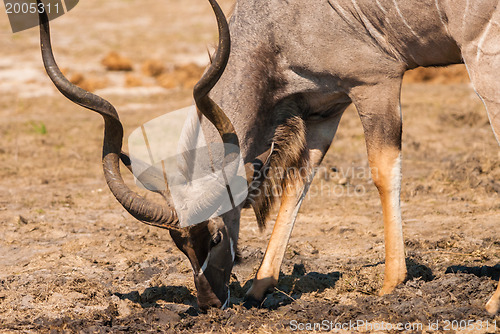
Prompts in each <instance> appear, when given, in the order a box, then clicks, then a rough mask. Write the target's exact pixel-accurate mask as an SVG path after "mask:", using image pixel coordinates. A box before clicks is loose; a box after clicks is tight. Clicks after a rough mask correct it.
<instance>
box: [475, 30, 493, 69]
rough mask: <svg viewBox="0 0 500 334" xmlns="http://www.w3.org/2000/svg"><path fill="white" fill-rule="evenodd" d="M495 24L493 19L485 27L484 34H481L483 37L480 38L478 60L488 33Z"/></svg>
mask: <svg viewBox="0 0 500 334" xmlns="http://www.w3.org/2000/svg"><path fill="white" fill-rule="evenodd" d="M492 25H493V21H492V20H490V21H489V22H488V25H487V26H486V29H484V32H483V35H482V36H481V39H480V40H479V43H478V44H477V54H476V61H479V58H481V53H482V52H483V50H482V48H483V44H484V42H485V41H486V37H488V34H489V32H490V29H491V26H492Z"/></svg>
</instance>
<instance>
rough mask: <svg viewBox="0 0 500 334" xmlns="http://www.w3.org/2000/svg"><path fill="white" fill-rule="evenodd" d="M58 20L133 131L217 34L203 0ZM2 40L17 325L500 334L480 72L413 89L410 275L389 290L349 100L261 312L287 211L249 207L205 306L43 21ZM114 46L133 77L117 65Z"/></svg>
mask: <svg viewBox="0 0 500 334" xmlns="http://www.w3.org/2000/svg"><path fill="white" fill-rule="evenodd" d="M222 3H223V7H224V9H225V10H226V11H228V10H229V9H230V7H231V3H230V1H223V2H222ZM52 29H53V42H54V47H55V52H56V55H57V59H58V61H59V63H60V65H61V67H63V68H64V69H65V73H66V74H67V75H68V76H69V77H70V78H71V79H72V80H73V81H75V82H78V83H79V84H81V85H86V86H85V87H87V88H88V89H92V90H95V91H96V92H97V93H98V94H100V95H102V96H104V97H105V98H107V99H109V100H110V101H111V102H112V103H113V104H114V105H115V106H116V107H117V109H118V111H119V113H120V115H121V118H122V121H123V123H124V125H125V130H126V135H128V134H130V133H131V131H133V130H134V129H136V128H137V127H138V126H140V125H141V124H142V123H144V122H146V121H148V120H151V119H153V118H155V117H157V116H160V115H163V114H164V113H166V112H167V111H171V110H175V109H179V108H181V107H184V106H187V105H190V104H191V97H190V96H191V91H190V89H191V88H190V87H191V86H192V83H193V80H196V77H197V75H199V72H200V68H202V67H203V66H204V65H206V63H207V62H208V57H207V52H206V47H207V45H208V46H209V47H210V46H211V45H213V44H214V42H215V41H216V36H217V32H216V29H215V22H214V19H213V18H212V15H211V13H210V8H209V6H208V4H207V3H205V1H202V0H192V1H182V2H181V1H176V0H165V1H161V2H160V1H152V0H141V1H139V0H129V1H117V0H113V1H97V0H86V1H82V2H81V3H80V4H79V5H78V6H77V7H76V8H75V9H74V10H73V11H71V12H70V13H69V14H67V15H65V16H63V17H61V18H59V19H57V20H56V21H54V22H53V25H52ZM0 50H2V57H1V59H0V138H1V144H0V180H1V183H0V223H1V229H0V332H2V333H3V332H5V333H10V332H31V333H35V332H48V331H50V330H54V331H55V332H57V331H67V332H79V331H80V332H83V333H87V332H88V333H94V332H99V333H100V332H102V333H104V332H137V331H140V332H164V331H176V332H177V331H178V332H226V333H231V332H257V333H273V332H281V331H289V330H292V329H294V328H295V327H294V324H298V323H314V322H321V321H323V320H327V321H332V322H333V323H334V324H335V323H336V324H339V323H340V324H342V323H348V322H349V321H354V322H356V321H367V322H371V324H372V325H375V326H376V325H377V324H379V325H380V324H381V323H382V322H384V323H392V324H397V323H403V324H406V323H410V324H422V326H423V327H422V330H420V329H419V328H418V327H416V328H414V329H415V330H407V331H406V332H407V333H412V332H419V331H420V332H422V331H423V332H431V333H437V332H438V331H435V330H434V329H435V328H434V327H432V328H429V322H430V323H431V324H435V323H436V322H439V326H440V327H439V331H444V330H445V329H446V328H444V327H443V325H446V324H447V323H446V321H453V320H472V321H479V322H478V323H476V322H475V323H474V324H475V325H476V327H475V328H476V329H477V328H478V327H479V324H481V323H482V324H483V329H481V330H474V331H469V332H474V333H478V332H479V333H480V332H488V333H493V332H495V327H494V326H493V324H494V322H495V321H496V322H497V327H496V328H497V329H496V330H497V331H498V326H500V317H499V316H498V315H497V316H496V317H491V316H488V315H487V314H486V312H485V311H484V310H483V305H484V303H485V302H486V301H487V299H488V298H489V296H490V295H491V294H492V293H493V291H494V289H495V287H496V282H495V280H496V281H498V278H499V276H500V266H499V265H498V263H499V262H498V261H499V259H500V239H499V236H500V224H499V223H500V150H499V147H498V144H497V142H496V141H495V138H494V136H493V133H492V131H491V129H490V126H489V123H488V119H487V116H486V113H485V110H484V107H483V106H482V104H481V102H480V100H479V99H478V98H477V96H476V95H475V93H474V91H473V89H472V87H471V86H470V84H469V83H467V80H466V79H465V80H464V79H463V78H464V69H463V68H455V69H452V70H451V72H447V73H445V74H443V72H442V71H437V72H432V73H431V74H428V73H423V74H422V73H417V74H412V75H411V76H412V78H409V79H408V80H407V81H406V84H405V85H404V88H403V98H402V105H403V114H404V121H405V125H404V136H403V137H404V144H403V152H404V160H403V173H404V177H403V190H402V201H403V217H404V234H405V238H406V252H407V265H408V270H409V278H408V281H407V282H406V283H405V284H403V285H402V286H400V287H399V288H397V289H396V291H395V292H394V293H393V294H391V295H388V296H384V297H378V296H377V295H376V293H377V291H378V289H379V288H380V287H381V285H382V279H383V271H384V246H383V226H382V216H381V207H380V205H379V199H378V194H377V191H376V189H375V188H374V186H373V183H372V182H371V181H370V179H369V177H368V173H367V158H366V153H365V147H364V137H363V133H362V129H361V125H360V122H359V119H358V117H357V115H356V112H355V110H354V109H353V108H350V109H349V110H348V111H347V112H346V114H345V116H344V118H343V120H342V122H341V125H340V128H339V131H338V135H337V137H336V139H335V141H334V144H333V146H332V148H331V150H330V152H329V153H328V155H327V158H326V160H325V162H324V164H323V166H324V169H323V170H322V172H321V173H320V174H319V175H318V177H317V179H316V181H315V183H314V185H313V187H312V189H311V192H310V195H309V196H308V198H307V199H306V201H305V203H304V205H303V207H302V209H301V211H300V214H299V216H298V219H297V224H296V227H295V230H294V231H293V235H292V237H291V240H290V243H289V246H288V249H287V253H286V258H285V260H284V263H283V266H282V277H281V279H280V282H279V284H278V287H277V288H276V290H275V291H274V292H273V293H272V294H271V295H269V296H268V297H267V299H266V300H265V301H264V303H263V305H262V306H263V307H262V308H261V309H251V310H246V309H244V308H243V307H242V306H241V302H242V299H243V296H244V293H245V291H246V290H247V289H248V288H249V286H250V284H251V280H252V277H253V274H254V272H255V271H256V269H257V268H258V265H259V263H260V260H261V258H262V255H263V252H264V251H265V247H266V243H267V240H268V238H269V235H270V232H271V231H272V223H271V224H270V226H268V227H267V229H266V231H265V232H264V233H263V234H262V233H260V232H259V230H258V227H257V224H256V222H255V219H254V216H253V212H252V211H251V210H245V211H244V212H243V221H242V227H241V233H240V236H241V237H240V242H239V244H240V249H241V254H242V261H241V263H240V264H239V265H237V266H236V267H235V268H234V270H233V272H234V275H233V279H232V282H231V296H232V297H231V303H232V306H231V307H230V308H229V309H227V310H224V311H220V310H213V311H210V312H209V313H208V314H200V313H198V311H197V309H196V298H195V289H194V283H193V280H192V274H191V268H190V265H189V263H188V261H187V259H186V258H185V257H184V255H183V254H181V253H180V252H179V251H178V250H177V249H176V248H175V245H174V244H173V242H172V241H171V239H170V237H169V235H168V233H167V232H166V231H164V230H159V229H156V228H153V227H148V226H145V225H142V224H140V223H137V222H136V221H135V220H134V219H132V218H131V217H130V216H129V215H128V214H127V213H126V212H125V211H124V209H122V208H121V207H120V206H119V204H118V203H117V202H116V201H115V199H114V198H113V197H112V195H111V194H110V192H109V191H108V189H107V187H106V184H105V182H104V178H103V176H102V171H101V164H100V156H101V148H100V147H101V146H100V145H101V140H102V130H103V124H102V121H101V118H100V117H99V116H98V115H95V114H93V113H91V112H88V111H85V110H82V109H81V108H79V107H77V106H75V105H73V104H71V103H70V102H68V101H66V100H65V99H64V98H63V97H62V96H60V95H59V94H58V93H57V92H56V90H55V89H54V88H53V87H52V85H51V83H50V82H49V80H48V78H47V77H46V75H45V74H44V71H43V68H42V66H41V59H40V55H39V50H38V33H37V31H36V29H32V30H29V31H25V32H21V33H18V34H16V35H12V34H11V33H10V28H9V26H8V21H7V17H6V15H5V12H4V11H2V10H0ZM111 52H116V53H118V56H119V57H118V58H120V57H122V59H118V60H116V57H115V56H116V54H115V55H110V53H111ZM110 57H111V58H113V57H115V58H114V61H118V62H120V61H124V62H125V65H123V63H121V65H120V66H118V67H121V68H118V69H122V70H123V69H129V71H112V69H116V68H112V67H113V66H111V67H110V65H109V58H110ZM105 58H108V62H104V63H102V60H103V59H105ZM111 61H113V59H111ZM127 64H128V66H127ZM145 64H146V65H145ZM122 65H123V66H122ZM449 71H450V70H449ZM443 77H444V78H446V79H443ZM193 78H194V79H193ZM429 78H430V79H429ZM457 78H458V79H457ZM422 80H423V81H424V82H422ZM335 170H336V171H337V172H335ZM342 179H344V180H342ZM127 182H129V183H132V182H133V180H132V178H131V177H127ZM454 324H455V325H456V324H457V323H454ZM487 324H488V328H486V325H487ZM376 329H377V327H375V328H374V329H373V330H370V328H369V327H368V328H367V327H366V326H365V327H363V326H361V327H359V328H358V330H360V331H365V332H376ZM448 329H451V331H446V332H447V333H450V332H453V329H456V326H455V327H452V323H450V324H449V327H448ZM351 331H354V330H353V329H352V328H351V330H348V332H351ZM382 332H386V331H385V330H384V331H382ZM392 332H394V333H400V332H403V331H399V330H393V331H392Z"/></svg>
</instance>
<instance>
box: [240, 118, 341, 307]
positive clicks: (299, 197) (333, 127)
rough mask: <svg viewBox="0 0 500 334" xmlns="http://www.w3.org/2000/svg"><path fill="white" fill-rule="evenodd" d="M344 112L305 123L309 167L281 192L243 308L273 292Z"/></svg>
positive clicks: (254, 303) (257, 304) (259, 301)
mask: <svg viewBox="0 0 500 334" xmlns="http://www.w3.org/2000/svg"><path fill="white" fill-rule="evenodd" d="M342 112H343V110H341V111H339V113H338V114H337V115H335V116H333V117H332V118H330V119H329V120H327V121H323V122H321V123H313V124H307V137H306V141H307V148H308V151H307V153H308V154H309V166H308V167H307V169H306V175H304V178H303V182H299V183H290V184H289V185H288V186H287V187H286V189H284V191H283V196H282V198H281V206H280V209H279V213H278V217H277V218H276V222H275V224H274V229H273V233H272V234H271V238H270V240H269V244H268V246H267V249H266V253H265V255H264V259H263V260H262V264H261V266H260V268H259V270H258V271H257V274H256V275H255V278H254V281H253V283H252V287H251V288H250V290H249V291H248V292H247V296H246V303H245V306H247V307H250V306H259V305H260V304H261V302H262V300H263V299H264V296H265V294H266V292H268V291H270V290H271V289H273V288H274V287H275V286H276V284H277V282H278V278H279V274H280V268H281V263H282V262H283V258H284V256H285V251H286V246H287V244H288V240H289V239H290V235H291V233H292V230H293V226H294V224H295V219H296V217H297V213H298V211H299V208H300V205H301V204H302V201H303V199H304V197H305V195H306V193H307V191H308V189H309V185H310V184H311V182H312V179H313V177H314V173H315V171H316V169H317V167H318V166H319V165H320V163H321V161H322V160H323V157H324V156H325V154H326V152H327V151H328V148H329V147H330V144H331V142H332V140H333V137H334V136H335V133H336V132H337V127H338V124H339V122H340V119H341V117H342Z"/></svg>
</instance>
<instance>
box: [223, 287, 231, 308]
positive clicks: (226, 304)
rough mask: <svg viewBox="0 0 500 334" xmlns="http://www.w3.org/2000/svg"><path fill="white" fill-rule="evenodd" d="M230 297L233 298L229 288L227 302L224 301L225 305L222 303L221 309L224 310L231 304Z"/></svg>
mask: <svg viewBox="0 0 500 334" xmlns="http://www.w3.org/2000/svg"><path fill="white" fill-rule="evenodd" d="M229 299H231V291H229V289H227V299H226V302H225V303H224V305H222V307H221V309H222V310H224V309H225V308H226V307H228V306H229Z"/></svg>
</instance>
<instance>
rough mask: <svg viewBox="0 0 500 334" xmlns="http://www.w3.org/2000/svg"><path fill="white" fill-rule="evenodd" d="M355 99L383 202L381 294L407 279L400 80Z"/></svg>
mask: <svg viewBox="0 0 500 334" xmlns="http://www.w3.org/2000/svg"><path fill="white" fill-rule="evenodd" d="M355 94H356V95H354V96H353V100H354V103H355V104H356V107H357V109H358V113H359V115H360V117H361V122H362V124H363V128H364V132H365V139H366V146H367V151H368V160H369V163H370V169H371V174H372V178H373V182H374V183H375V186H376V187H377V189H378V192H379V195H380V200H381V202H382V212H383V217H384V238H385V276H384V285H383V287H382V290H381V291H380V294H381V295H383V294H387V293H391V292H392V291H393V290H394V288H395V287H396V286H397V285H398V284H400V283H402V282H403V281H404V280H405V278H406V261H405V251H404V240H403V228H402V220H401V203H400V192H401V131H402V130H401V126H402V120H401V112H400V103H399V94H400V81H394V82H390V83H388V84H379V85H376V86H370V87H366V88H365V87H363V88H358V89H357V90H356V91H355Z"/></svg>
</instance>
